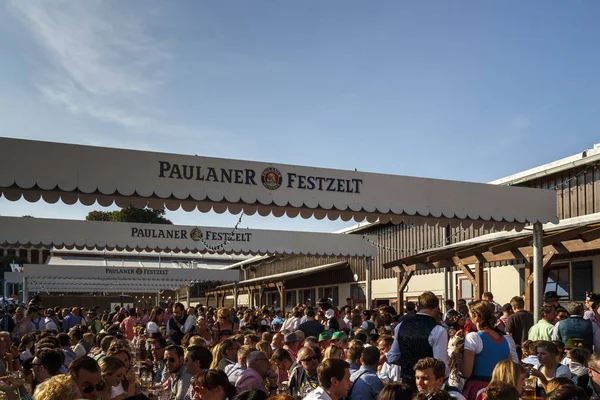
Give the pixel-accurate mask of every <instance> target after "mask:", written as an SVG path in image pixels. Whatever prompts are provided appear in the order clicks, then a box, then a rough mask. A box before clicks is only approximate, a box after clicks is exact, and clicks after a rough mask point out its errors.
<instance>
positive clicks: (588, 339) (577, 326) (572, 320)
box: [552, 301, 600, 353]
mask: <svg viewBox="0 0 600 400" xmlns="http://www.w3.org/2000/svg"><path fill="white" fill-rule="evenodd" d="M584 311H585V306H584V305H583V303H581V302H577V301H574V302H572V303H571V304H569V314H571V315H570V316H569V318H567V319H565V320H563V321H559V322H558V323H557V324H556V325H554V331H553V333H552V340H560V341H561V342H563V343H568V342H569V340H570V341H571V343H572V342H573V340H574V339H578V342H579V341H581V343H582V346H583V348H585V349H588V350H589V351H590V352H591V353H593V352H594V351H600V330H599V329H598V325H597V324H594V323H592V322H591V321H588V320H585V319H583V312H584Z"/></svg>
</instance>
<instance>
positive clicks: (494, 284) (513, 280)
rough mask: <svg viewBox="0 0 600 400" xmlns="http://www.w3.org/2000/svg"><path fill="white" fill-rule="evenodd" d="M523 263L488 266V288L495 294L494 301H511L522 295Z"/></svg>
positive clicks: (503, 302) (501, 302) (502, 302)
mask: <svg viewBox="0 0 600 400" xmlns="http://www.w3.org/2000/svg"><path fill="white" fill-rule="evenodd" d="M521 267H523V265H515V266H512V265H508V266H505V267H494V268H486V270H487V271H488V288H489V291H490V292H492V293H493V294H494V301H495V302H497V303H499V304H505V303H509V302H510V299H512V298H513V297H514V296H520V295H521V294H523V293H520V292H519V290H520V288H519V268H521Z"/></svg>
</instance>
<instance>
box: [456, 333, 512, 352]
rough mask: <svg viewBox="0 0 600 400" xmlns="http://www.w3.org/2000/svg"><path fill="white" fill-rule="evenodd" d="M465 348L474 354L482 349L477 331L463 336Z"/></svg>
mask: <svg viewBox="0 0 600 400" xmlns="http://www.w3.org/2000/svg"><path fill="white" fill-rule="evenodd" d="M513 343H514V342H513ZM465 350H471V351H472V352H473V353H475V354H479V353H481V351H482V350H483V342H482V341H481V338H480V337H479V335H478V334H477V333H475V332H469V333H467V336H465Z"/></svg>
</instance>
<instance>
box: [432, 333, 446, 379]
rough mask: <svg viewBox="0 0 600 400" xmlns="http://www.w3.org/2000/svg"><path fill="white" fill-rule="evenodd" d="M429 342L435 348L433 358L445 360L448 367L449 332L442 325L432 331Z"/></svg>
mask: <svg viewBox="0 0 600 400" xmlns="http://www.w3.org/2000/svg"><path fill="white" fill-rule="evenodd" d="M429 344H430V345H431V348H432V349H433V358H435V359H436V360H440V361H443V362H444V364H446V369H448V332H446V330H445V329H444V328H443V327H442V326H441V325H437V326H436V327H435V328H433V330H432V331H431V334H430V335H429Z"/></svg>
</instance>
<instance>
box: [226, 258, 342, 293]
mask: <svg viewBox="0 0 600 400" xmlns="http://www.w3.org/2000/svg"><path fill="white" fill-rule="evenodd" d="M344 266H346V267H347V266H348V261H338V262H334V263H331V264H324V265H317V266H316V267H309V268H302V269H297V270H294V271H287V272H281V273H278V274H273V275H266V276H260V277H258V278H252V279H246V280H244V281H240V282H239V285H241V286H248V285H251V284H256V283H262V282H271V281H277V280H285V279H292V278H299V277H301V276H306V275H310V274H314V273H317V272H321V271H325V270H328V269H340V268H341V267H344ZM315 284H317V285H318V282H315ZM230 286H233V284H227V285H221V286H219V288H226V287H230Z"/></svg>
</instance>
